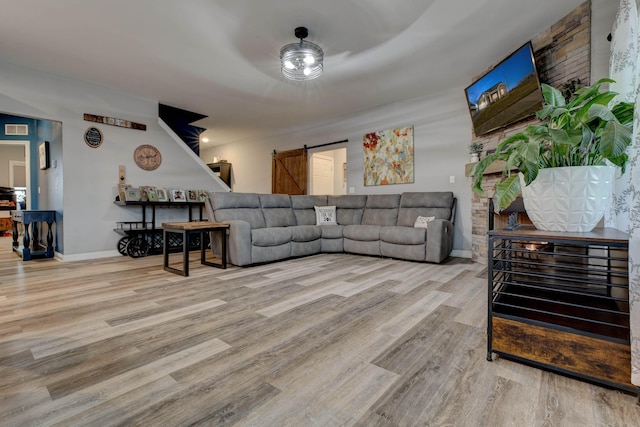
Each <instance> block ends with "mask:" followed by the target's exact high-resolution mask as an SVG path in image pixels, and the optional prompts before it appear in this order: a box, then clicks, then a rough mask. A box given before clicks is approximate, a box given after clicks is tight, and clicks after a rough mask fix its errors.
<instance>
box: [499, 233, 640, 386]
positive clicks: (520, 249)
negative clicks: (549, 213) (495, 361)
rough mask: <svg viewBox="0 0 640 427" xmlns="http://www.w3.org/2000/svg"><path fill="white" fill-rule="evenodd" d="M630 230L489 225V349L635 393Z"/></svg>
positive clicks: (505, 355) (545, 367)
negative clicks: (578, 230) (493, 227)
mask: <svg viewBox="0 0 640 427" xmlns="http://www.w3.org/2000/svg"><path fill="white" fill-rule="evenodd" d="M628 246H629V241H628V235H627V234H626V233H623V232H620V231H618V230H615V229H608V228H604V229H603V228H600V229H595V230H593V231H592V232H589V233H560V232H547V231H540V230H536V229H535V228H533V227H530V226H527V227H521V228H519V229H517V230H513V231H505V230H501V231H490V232H489V247H488V256H489V259H488V262H489V264H488V270H489V271H488V273H489V274H488V325H487V335H488V341H487V360H492V353H496V354H498V355H501V356H504V357H506V358H509V359H513V360H516V361H519V362H523V363H527V364H530V365H533V366H537V367H541V368H544V369H547V370H551V371H555V372H558V373H562V374H568V375H571V376H574V377H577V378H581V379H585V380H589V381H592V382H597V383H600V384H603V385H606V386H609V387H615V388H618V389H622V390H626V391H629V392H632V393H636V394H637V393H638V392H639V391H640V388H638V387H637V386H635V385H633V384H631V349H630V329H629V328H630V326H629V325H630V322H629V294H628V290H629V288H628V286H629V285H628V279H629V275H628Z"/></svg>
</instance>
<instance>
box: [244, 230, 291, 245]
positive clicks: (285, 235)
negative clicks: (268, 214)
mask: <svg viewBox="0 0 640 427" xmlns="http://www.w3.org/2000/svg"><path fill="white" fill-rule="evenodd" d="M289 242H291V229H290V228H289V227H270V228H258V229H255V230H251V244H252V245H253V246H278V245H283V244H285V243H289Z"/></svg>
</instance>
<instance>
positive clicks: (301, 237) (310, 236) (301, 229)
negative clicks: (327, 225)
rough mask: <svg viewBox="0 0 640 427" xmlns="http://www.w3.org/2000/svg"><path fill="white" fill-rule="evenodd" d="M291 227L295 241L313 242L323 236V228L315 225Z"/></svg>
mask: <svg viewBox="0 0 640 427" xmlns="http://www.w3.org/2000/svg"><path fill="white" fill-rule="evenodd" d="M290 229H291V241H293V242H311V241H313V240H318V239H319V238H320V237H321V236H322V228H321V227H316V226H315V225H294V226H293V227H290Z"/></svg>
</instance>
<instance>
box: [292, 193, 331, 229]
mask: <svg viewBox="0 0 640 427" xmlns="http://www.w3.org/2000/svg"><path fill="white" fill-rule="evenodd" d="M290 198H291V208H292V209H293V214H294V215H295V217H296V224H298V225H315V223H316V211H315V210H314V209H313V207H314V206H327V196H308V195H296V196H290Z"/></svg>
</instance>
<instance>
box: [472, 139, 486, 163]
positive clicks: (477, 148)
mask: <svg viewBox="0 0 640 427" xmlns="http://www.w3.org/2000/svg"><path fill="white" fill-rule="evenodd" d="M483 149H484V145H483V144H482V143H481V142H475V141H474V142H472V143H471V144H469V154H471V163H475V162H477V161H478V160H480V153H482V150H483Z"/></svg>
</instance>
